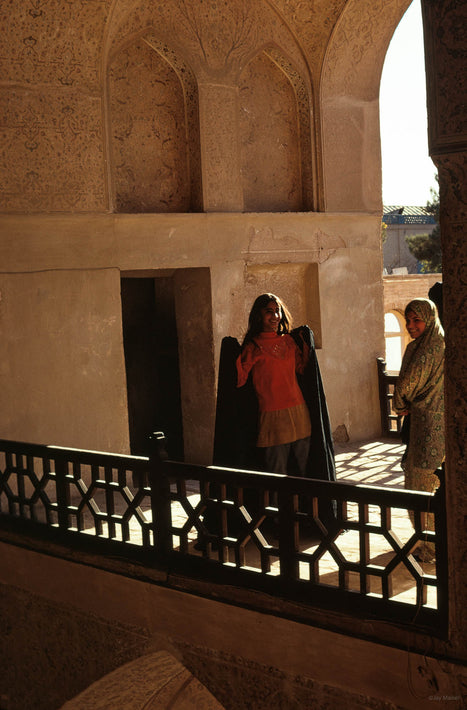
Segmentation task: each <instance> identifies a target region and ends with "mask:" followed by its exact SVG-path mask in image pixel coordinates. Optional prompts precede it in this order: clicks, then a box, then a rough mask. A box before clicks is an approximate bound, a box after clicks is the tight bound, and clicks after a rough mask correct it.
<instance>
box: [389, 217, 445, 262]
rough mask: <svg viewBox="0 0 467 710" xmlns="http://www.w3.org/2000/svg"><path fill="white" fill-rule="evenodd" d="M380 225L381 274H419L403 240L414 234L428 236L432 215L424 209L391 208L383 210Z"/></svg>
mask: <svg viewBox="0 0 467 710" xmlns="http://www.w3.org/2000/svg"><path fill="white" fill-rule="evenodd" d="M383 222H384V223H385V224H386V225H387V229H386V241H385V242H384V244H383V268H384V273H385V274H401V275H402V274H404V273H406V274H417V273H419V272H420V263H419V262H418V261H417V259H416V258H415V257H414V256H413V255H412V254H411V253H410V251H409V248H408V246H407V242H406V241H405V239H406V237H411V236H413V235H415V234H431V232H432V231H433V229H434V228H435V226H436V221H435V218H434V217H433V215H432V214H430V213H429V212H428V211H427V209H426V207H411V206H407V205H403V206H400V205H398V206H394V205H391V206H385V207H384V208H383Z"/></svg>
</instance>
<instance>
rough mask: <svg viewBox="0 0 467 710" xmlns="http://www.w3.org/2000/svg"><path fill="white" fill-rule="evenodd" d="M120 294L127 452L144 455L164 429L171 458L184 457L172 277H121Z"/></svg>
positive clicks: (178, 458)
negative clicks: (151, 440)
mask: <svg viewBox="0 0 467 710" xmlns="http://www.w3.org/2000/svg"><path fill="white" fill-rule="evenodd" d="M121 294H122V322H123V345H124V351H125V368H126V379H127V393H128V418H129V425H130V447H131V453H132V454H134V455H143V456H147V455H148V453H149V448H148V437H149V435H150V434H151V433H152V432H154V431H163V432H164V434H165V435H166V437H167V448H168V454H169V457H170V458H171V459H176V460H183V429H182V409H181V398H180V369H179V359H178V340H177V327H176V317H175V297H174V287H173V279H172V278H171V277H160V278H123V279H122V286H121Z"/></svg>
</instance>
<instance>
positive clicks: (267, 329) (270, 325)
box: [261, 301, 282, 333]
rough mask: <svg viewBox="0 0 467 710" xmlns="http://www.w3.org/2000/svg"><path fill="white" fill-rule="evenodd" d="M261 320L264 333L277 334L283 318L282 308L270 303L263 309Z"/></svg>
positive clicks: (272, 302)
mask: <svg viewBox="0 0 467 710" xmlns="http://www.w3.org/2000/svg"><path fill="white" fill-rule="evenodd" d="M261 318H262V324H263V326H262V330H263V333H277V329H278V328H279V323H280V322H281V318H282V311H281V308H280V306H278V305H277V303H276V302H275V301H269V303H268V305H267V306H266V307H265V308H262V309H261Z"/></svg>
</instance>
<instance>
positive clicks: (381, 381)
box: [376, 357, 389, 436]
mask: <svg viewBox="0 0 467 710" xmlns="http://www.w3.org/2000/svg"><path fill="white" fill-rule="evenodd" d="M376 364H377V365H378V388H379V407H380V412H381V429H382V433H383V436H388V434H389V421H388V393H387V387H386V381H385V378H384V375H385V372H386V362H385V361H384V358H382V357H377V358H376Z"/></svg>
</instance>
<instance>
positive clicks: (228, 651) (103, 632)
mask: <svg viewBox="0 0 467 710" xmlns="http://www.w3.org/2000/svg"><path fill="white" fill-rule="evenodd" d="M0 547H1V553H2V566H1V569H0V595H1V601H2V619H3V624H4V628H3V633H2V635H1V641H0V644H2V647H1V651H2V659H3V661H2V666H3V670H2V691H1V692H2V707H4V708H5V710H29V708H31V707H34V708H37V710H50V709H51V708H59V707H61V704H62V703H64V702H65V701H67V700H71V699H72V698H73V696H75V695H76V694H78V693H80V692H82V691H84V690H85V689H86V688H87V687H88V686H89V685H90V684H91V683H94V682H96V681H98V680H99V679H100V678H102V677H103V676H104V675H105V674H107V673H109V672H111V671H113V670H116V669H119V668H120V667H122V666H123V668H122V669H121V673H120V674H118V675H120V676H121V675H123V674H124V673H125V672H126V670H125V666H124V664H126V663H128V662H129V661H135V660H136V659H138V658H141V663H140V664H139V665H140V667H141V668H145V666H146V664H147V663H148V662H149V663H150V660H149V661H148V656H149V654H154V653H156V654H157V653H162V652H164V653H165V654H170V655H171V656H172V657H173V658H175V659H176V660H177V661H178V662H179V663H181V664H183V666H184V667H185V668H186V669H187V670H188V671H189V672H190V673H191V674H193V676H194V677H195V678H196V679H197V680H198V681H200V682H201V683H202V684H203V685H204V686H205V688H207V690H208V691H210V692H211V693H212V695H213V696H214V697H215V698H216V700H217V701H218V702H219V703H220V704H221V705H222V706H223V707H224V708H225V709H226V710H251V709H252V708H254V710H270V708H271V707H278V708H279V707H284V708H287V710H314V709H315V708H317V707H319V708H323V707H332V708H337V707H339V708H346V710H359V709H360V708H362V707H363V708H372V709H373V710H393V708H395V707H397V708H400V709H401V710H426V707H427V703H431V702H432V701H436V707H437V708H438V707H439V708H441V709H444V708H446V709H447V708H449V710H461V708H462V707H463V697H462V694H463V692H464V690H465V684H466V682H467V675H466V668H465V666H463V665H462V662H459V663H456V662H455V658H454V657H452V655H450V654H451V650H450V649H449V645H448V644H447V645H444V644H443V642H442V641H440V640H436V639H431V640H430V651H428V650H427V649H426V647H425V645H423V653H418V652H415V651H413V650H411V648H413V644H414V643H422V644H423V641H422V642H420V640H418V641H417V642H416V641H415V637H414V635H413V634H412V633H407V634H405V635H404V634H403V633H402V635H401V636H400V642H399V644H398V645H395V646H391V645H390V644H387V643H386V644H383V643H381V644H379V643H377V642H375V641H370V640H366V639H365V632H366V631H368V630H371V628H372V626H373V623H372V622H371V621H370V620H364V619H358V618H356V619H354V622H353V624H354V632H353V633H352V632H350V633H347V634H340V633H338V632H336V631H332V630H329V629H326V628H323V626H322V625H319V626H316V625H311V624H306V623H301V622H300V621H298V620H292V619H290V618H286V617H283V616H281V615H280V609H281V600H280V599H276V600H275V605H276V608H277V609H278V610H279V615H273V614H263V613H260V612H258V611H252V610H249V609H247V608H243V607H242V606H241V605H229V604H225V603H222V602H219V601H214V600H210V599H206V598H203V596H198V595H195V594H187V593H185V592H183V591H177V590H174V589H170V588H167V587H165V585H164V584H162V585H158V584H154V583H151V582H149V581H138V580H137V579H133V578H131V576H126V575H125V576H123V575H118V574H112V573H110V572H104V571H102V570H99V569H96V568H94V567H89V566H84V565H81V564H77V563H74V562H66V561H64V560H60V559H57V558H54V557H51V556H46V555H42V554H39V553H36V552H32V551H28V550H26V549H22V548H20V547H15V546H13V545H7V544H4V543H2V544H1V545H0ZM161 581H163V580H161ZM178 582H179V584H182V585H183V580H181V579H179V580H178ZM19 612H21V613H19ZM426 642H427V639H425V643H426ZM446 656H449V658H450V659H451V660H448V659H447V657H446ZM438 658H439V659H443V660H438ZM375 659H376V661H375ZM457 660H458V661H460V659H457ZM133 667H135V668H137V667H138V664H136V663H135V664H134V666H133ZM150 668H152V671H150V673H154V672H155V670H156V668H157V664H156V663H153V664H152V666H151V664H150ZM149 677H150V676H149ZM145 678H146V681H147V680H148V675H145V676H144V677H143V678H142V680H141V684H140V685H139V686H138V688H137V689H135V692H134V693H132V694H131V698H132V702H137V699H138V697H140V694H141V691H142V690H143V688H144V683H145V682H146V681H145ZM103 684H104V687H105V679H104V680H103ZM463 688H464V690H463ZM130 690H131V689H130ZM112 692H113V693H114V694H116V696H117V697H116V698H115V699H114V701H113V702H114V707H116V708H117V707H119V705H118V697H119V692H120V686H119V685H118V684H113V685H112ZM89 695H90V693H86V695H85V696H84V698H83V701H84V703H83V705H79V704H78V706H77V707H79V708H80V710H85V708H86V707H88V705H87V704H86V702H85V701H86V698H89ZM99 697H100V696H99V695H97V696H96V695H94V700H93V696H92V694H91V705H90V707H95V706H96V705H95V703H96V702H97V701H98V700H99ZM464 699H465V698H464ZM78 700H79V698H78V699H77V702H78ZM72 707H76V704H74V705H72ZM122 707H123V706H122ZM132 707H133V705H132ZM135 707H138V705H136V706H135ZM170 707H172V706H170ZM184 707H185V706H184ZM188 707H189V706H188Z"/></svg>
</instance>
